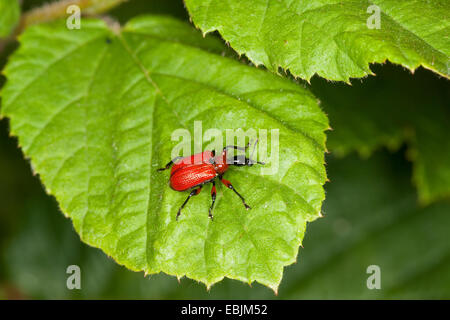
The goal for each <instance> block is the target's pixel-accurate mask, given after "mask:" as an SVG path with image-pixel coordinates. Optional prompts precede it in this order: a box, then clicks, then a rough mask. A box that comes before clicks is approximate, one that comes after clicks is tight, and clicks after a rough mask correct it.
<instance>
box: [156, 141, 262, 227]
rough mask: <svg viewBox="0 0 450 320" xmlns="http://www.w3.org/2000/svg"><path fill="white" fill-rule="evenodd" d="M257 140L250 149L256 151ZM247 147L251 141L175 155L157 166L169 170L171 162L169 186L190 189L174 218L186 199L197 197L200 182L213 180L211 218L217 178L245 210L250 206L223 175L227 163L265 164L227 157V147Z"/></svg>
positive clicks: (248, 159) (247, 159) (177, 188)
mask: <svg viewBox="0 0 450 320" xmlns="http://www.w3.org/2000/svg"><path fill="white" fill-rule="evenodd" d="M257 143H258V140H256V141H255V144H254V148H253V151H254V150H255V147H256V144H257ZM249 146H250V142H249V143H248V144H247V145H246V146H245V147H238V146H226V147H225V148H223V150H222V154H221V155H217V156H216V152H215V150H212V151H204V152H202V153H197V154H194V155H191V156H187V157H176V158H175V159H173V160H171V161H169V163H167V164H166V166H165V167H164V168H160V169H158V171H164V170H167V169H169V168H170V167H171V166H172V165H173V166H172V170H171V172H170V187H171V188H172V189H173V190H175V191H186V190H192V191H191V192H190V194H189V196H188V197H187V198H186V200H185V201H184V202H183V204H182V205H181V207H180V209H178V212H177V217H176V220H178V217H179V216H180V214H181V210H182V209H183V208H184V206H186V204H187V203H188V201H189V199H190V198H191V197H193V196H196V195H198V194H199V193H200V191H201V190H202V187H203V185H205V184H207V183H212V188H211V199H212V203H211V206H210V207H209V218H211V219H213V215H212V210H213V208H214V202H215V201H216V193H217V191H216V183H215V180H216V179H217V178H218V179H219V180H220V181H221V182H222V183H223V184H224V185H225V186H226V187H227V188H228V189H231V190H233V191H234V193H236V194H237V195H238V197H239V198H240V199H241V200H242V203H243V204H244V206H245V208H246V209H247V210H248V209H250V206H249V205H248V204H247V203H246V202H245V199H244V197H242V196H241V194H240V193H239V192H237V191H236V189H235V188H234V187H233V185H232V184H231V182H230V181H228V180H225V179H224V178H223V175H224V174H225V172H226V171H227V170H228V168H229V166H230V165H234V166H249V167H250V166H253V165H254V164H262V165H263V164H264V162H261V161H254V160H252V159H251V157H250V158H247V157H246V156H245V155H235V156H233V158H231V159H229V158H228V149H234V150H239V151H244V152H245V151H247V149H248V147H249Z"/></svg>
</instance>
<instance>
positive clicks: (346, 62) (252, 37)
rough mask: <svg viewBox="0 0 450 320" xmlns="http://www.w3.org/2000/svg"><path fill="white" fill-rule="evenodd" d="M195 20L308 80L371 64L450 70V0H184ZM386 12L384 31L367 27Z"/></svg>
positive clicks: (365, 69)
mask: <svg viewBox="0 0 450 320" xmlns="http://www.w3.org/2000/svg"><path fill="white" fill-rule="evenodd" d="M185 3H186V6H187V8H188V11H189V13H190V15H191V17H192V19H193V21H194V23H195V24H196V25H197V26H198V27H199V28H200V29H201V30H202V31H203V32H211V31H214V30H218V31H219V32H220V34H221V35H222V36H223V38H224V39H225V40H226V41H228V42H229V43H230V45H231V46H232V47H233V48H234V49H235V50H236V51H237V52H239V53H242V54H245V55H247V56H248V57H249V58H250V60H251V61H253V62H254V63H255V64H258V65H259V64H263V65H265V66H266V67H267V68H269V69H271V70H273V71H277V70H278V67H282V68H283V69H289V71H290V72H291V73H292V74H293V75H295V76H299V77H301V78H304V79H308V80H309V79H310V78H311V77H312V76H313V75H314V74H315V73H317V74H319V75H320V76H321V77H324V78H327V79H332V80H344V81H347V80H348V79H349V78H350V77H352V78H354V77H363V76H365V75H367V74H370V73H371V71H370V69H369V65H368V64H369V63H372V62H384V61H385V60H386V59H389V60H390V61H391V62H394V63H397V64H402V65H403V66H406V67H408V68H409V69H411V70H413V69H415V68H417V67H418V66H419V65H423V66H425V67H426V68H428V69H431V70H433V71H435V72H437V73H439V74H442V75H445V76H446V77H448V76H449V74H450V72H449V67H450V65H449V56H450V38H449V36H448V35H449V31H450V2H449V1H447V0H436V1H425V0H402V1H398V0H372V1H370V2H369V1H364V0H344V1H341V0H339V1H338V0H313V1H300V0H282V1H280V0H240V1H234V0H185ZM371 5H377V6H378V8H380V10H381V11H380V12H381V16H380V17H381V19H380V21H381V25H380V29H369V28H368V27H367V20H368V19H369V17H370V16H371V15H372V14H373V12H372V13H367V10H368V7H369V6H371Z"/></svg>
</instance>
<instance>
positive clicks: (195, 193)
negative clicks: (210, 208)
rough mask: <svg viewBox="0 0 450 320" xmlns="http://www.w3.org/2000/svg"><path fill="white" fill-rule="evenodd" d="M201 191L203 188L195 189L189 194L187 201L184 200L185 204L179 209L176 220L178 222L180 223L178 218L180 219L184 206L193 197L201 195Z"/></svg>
mask: <svg viewBox="0 0 450 320" xmlns="http://www.w3.org/2000/svg"><path fill="white" fill-rule="evenodd" d="M200 191H202V187H199V188H197V189H194V190H192V191H191V193H189V195H188V197H187V198H186V200H184V202H183V204H182V205H181V207H180V209H178V212H177V218H176V219H177V221H178V217H179V216H180V214H181V210H182V209H183V208H184V206H185V205H186V203H188V201H189V199H190V198H191V197H193V196H196V195H198V194H199V193H200Z"/></svg>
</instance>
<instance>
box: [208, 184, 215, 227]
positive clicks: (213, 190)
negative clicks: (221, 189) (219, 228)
mask: <svg viewBox="0 0 450 320" xmlns="http://www.w3.org/2000/svg"><path fill="white" fill-rule="evenodd" d="M216 195H217V191H216V182H215V181H213V182H212V188H211V199H212V203H211V207H209V217H210V218H211V220H213V215H212V210H213V208H214V202H216Z"/></svg>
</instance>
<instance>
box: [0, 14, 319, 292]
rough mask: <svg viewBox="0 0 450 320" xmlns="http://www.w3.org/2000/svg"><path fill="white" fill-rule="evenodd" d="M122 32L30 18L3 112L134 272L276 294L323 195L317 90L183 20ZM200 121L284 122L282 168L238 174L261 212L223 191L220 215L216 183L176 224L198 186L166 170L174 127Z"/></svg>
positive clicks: (80, 227) (89, 232) (93, 229)
mask: <svg viewBox="0 0 450 320" xmlns="http://www.w3.org/2000/svg"><path fill="white" fill-rule="evenodd" d="M113 29H114V30H111V29H110V28H109V27H107V26H106V25H105V24H104V23H103V22H102V21H98V20H87V19H83V21H82V27H81V29H80V30H67V29H66V28H65V24H64V22H63V21H61V22H56V23H53V24H50V25H40V26H35V27H31V28H29V29H28V30H27V31H26V32H25V33H24V34H23V36H22V37H21V39H20V42H21V47H20V48H19V50H18V51H17V52H16V53H15V54H14V55H13V56H12V57H11V58H10V62H9V64H8V65H7V68H6V69H5V75H6V77H7V78H8V81H7V84H6V86H5V88H4V89H3V91H2V99H3V106H2V114H3V115H4V116H7V117H9V118H10V125H11V132H12V134H13V135H17V136H18V137H19V143H20V145H21V147H22V149H23V151H24V153H25V155H26V156H27V157H30V158H31V163H32V166H33V168H34V170H35V171H36V172H37V173H39V175H40V177H41V180H42V182H43V184H44V185H45V188H46V189H47V191H48V192H49V193H51V194H53V195H55V197H56V199H57V200H58V202H59V204H60V207H61V209H62V211H63V212H64V213H65V214H66V215H67V216H69V217H70V218H71V219H72V220H73V223H74V226H75V229H76V230H77V232H78V233H79V234H80V236H81V238H82V239H83V240H84V241H85V242H87V243H88V244H90V245H93V246H95V247H100V248H101V249H102V250H103V251H105V252H106V253H107V254H108V255H110V256H112V257H113V258H114V259H115V260H116V261H118V262H119V263H120V264H124V265H125V266H127V267H128V268H130V269H133V270H143V271H145V272H147V273H157V272H160V271H163V272H165V273H168V274H172V275H176V276H178V277H181V276H184V275H186V276H188V277H190V278H192V279H196V280H199V281H202V282H204V283H206V284H207V285H208V286H209V285H211V284H213V283H215V282H217V281H219V280H221V279H222V278H223V277H229V278H233V279H239V280H242V281H246V282H252V281H254V280H256V281H258V282H260V283H263V284H265V285H267V286H269V287H271V288H273V289H274V290H276V288H277V286H278V284H279V282H280V280H281V277H282V272H283V267H284V266H286V265H288V264H291V263H293V262H295V260H296V255H297V251H298V246H299V244H300V243H301V240H302V238H303V234H304V231H305V227H306V223H307V222H308V221H312V220H314V219H315V218H317V217H318V216H319V213H320V207H321V202H322V200H323V199H324V192H323V188H322V185H323V183H324V182H325V180H326V174H325V169H324V163H323V162H324V161H323V153H324V148H325V146H324V143H325V135H324V133H323V131H324V130H325V129H326V128H327V127H328V123H327V118H326V117H325V115H324V114H323V113H322V112H321V110H320V109H319V107H318V106H317V101H316V99H315V98H314V97H313V96H312V95H311V94H310V93H309V92H308V91H307V90H306V89H304V88H302V87H300V86H298V85H296V84H294V83H291V82H290V81H288V80H285V79H281V78H279V77H277V76H274V75H272V74H270V73H268V72H264V71H262V70H257V69H255V68H252V67H248V66H246V65H243V64H240V63H239V62H236V61H233V60H231V59H228V58H225V57H223V56H222V55H221V54H220V53H221V50H222V45H221V43H220V42H219V41H216V40H215V39H203V38H202V37H201V35H200V34H199V33H197V32H195V31H194V30H192V29H191V28H190V27H188V26H187V25H184V24H183V23H180V22H177V21H174V20H172V19H169V18H161V17H143V18H137V19H134V20H132V21H131V22H129V23H128V24H127V25H126V26H125V27H124V28H123V29H122V30H118V29H117V28H113ZM194 121H202V125H203V130H204V131H206V130H207V129H208V128H217V129H219V130H222V131H224V130H225V129H238V128H241V129H243V130H247V129H249V128H254V129H267V130H269V132H270V130H271V129H278V130H279V141H280V157H279V159H280V163H279V170H278V171H277V172H276V173H275V174H273V175H264V176H263V175H261V171H260V168H258V167H256V166H254V167H251V168H239V169H238V168H235V169H232V170H230V172H229V173H227V176H228V179H229V180H231V181H232V182H233V184H234V186H235V187H236V188H237V189H238V190H239V191H240V192H241V193H242V194H243V195H244V196H246V198H247V202H248V203H249V204H250V205H251V206H252V207H253V209H252V210H250V211H245V210H244V207H243V206H242V204H241V203H240V201H239V199H238V198H237V197H236V195H235V194H233V193H232V192H230V191H229V190H225V189H223V188H221V187H220V186H219V190H218V191H219V193H218V199H217V201H216V208H215V219H214V221H211V220H210V219H208V214H207V211H208V207H209V204H210V195H209V190H208V188H206V187H205V188H204V189H206V192H205V191H204V192H202V193H201V194H200V195H198V196H197V197H195V198H194V199H192V200H191V201H190V203H189V205H188V206H187V207H186V209H185V210H184V212H183V215H182V217H181V218H180V220H179V221H178V222H177V221H175V214H176V212H177V209H178V207H179V206H180V204H181V203H182V202H183V201H184V199H185V198H186V196H187V194H186V193H179V192H175V191H173V190H171V189H170V188H169V186H168V183H167V182H168V181H167V180H168V175H167V173H160V172H157V171H156V169H157V168H158V167H161V166H162V165H164V164H165V163H166V162H167V161H168V160H169V159H170V157H171V149H172V147H173V146H174V145H175V144H176V142H172V141H171V134H172V132H173V131H174V130H176V129H179V128H184V129H187V130H188V131H190V132H191V133H192V131H193V123H194ZM269 152H270V151H269Z"/></svg>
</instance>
